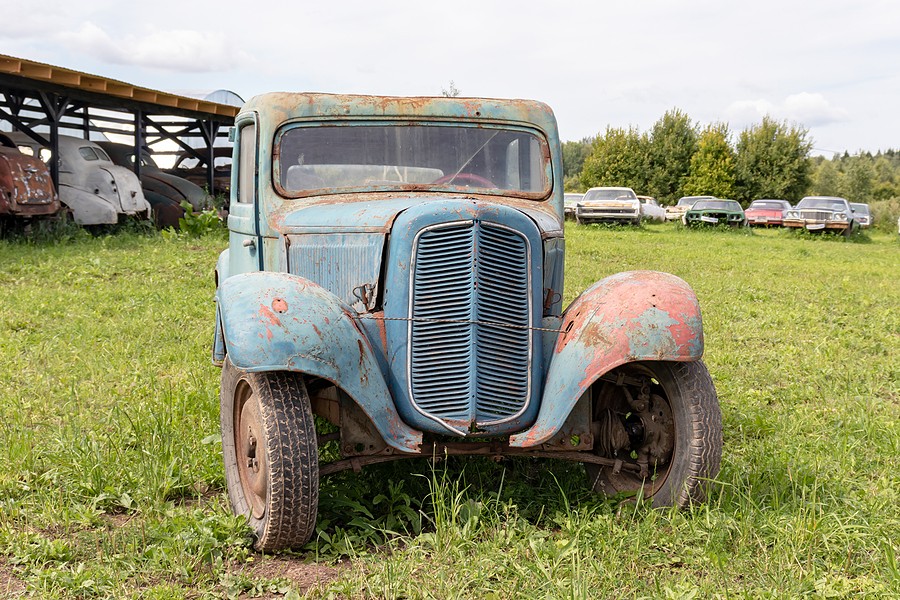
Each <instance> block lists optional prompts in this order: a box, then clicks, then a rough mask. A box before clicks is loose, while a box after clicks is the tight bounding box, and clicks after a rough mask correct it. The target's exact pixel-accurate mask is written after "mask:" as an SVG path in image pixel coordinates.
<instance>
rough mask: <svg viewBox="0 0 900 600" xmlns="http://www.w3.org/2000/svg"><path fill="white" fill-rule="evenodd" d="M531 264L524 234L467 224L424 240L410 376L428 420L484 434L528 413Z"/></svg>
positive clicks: (419, 245) (413, 302) (418, 250)
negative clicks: (495, 425) (480, 430)
mask: <svg viewBox="0 0 900 600" xmlns="http://www.w3.org/2000/svg"><path fill="white" fill-rule="evenodd" d="M530 259H531V257H530V248H529V246H528V242H527V240H526V238H525V237H524V236H523V235H522V234H520V233H518V232H516V231H514V230H512V229H508V228H505V227H503V226H500V225H495V224H492V223H487V222H480V221H479V222H476V221H466V222H457V223H452V224H448V225H440V226H436V227H432V228H430V229H427V230H425V231H423V232H422V233H421V234H420V235H419V237H418V238H417V242H416V244H415V248H414V256H413V260H414V273H413V280H412V285H411V295H410V317H412V321H411V323H410V347H409V370H410V373H409V375H410V392H411V395H412V400H413V403H414V404H415V405H416V406H417V407H418V408H419V410H421V411H422V412H424V413H425V414H426V415H428V416H431V417H432V418H437V419H440V420H445V421H454V422H456V424H457V425H459V424H460V423H465V424H468V423H472V422H475V424H476V425H478V426H481V425H484V424H490V423H494V422H502V421H504V420H507V419H511V418H514V417H515V416H517V415H518V414H520V413H521V412H522V411H523V410H524V409H525V408H526V407H527V406H528V403H529V400H530V394H531V377H530V372H531V353H532V348H531V345H532V331H531V329H530V328H531V326H532V323H531V319H532V316H531V307H532V303H531V298H530V294H531V289H530V286H531V283H530V278H529V269H530ZM426 319H434V320H439V321H444V322H433V321H427V320H426ZM446 321H459V322H452V323H448V322H446ZM493 323H498V324H502V325H510V326H513V327H501V326H497V325H493Z"/></svg>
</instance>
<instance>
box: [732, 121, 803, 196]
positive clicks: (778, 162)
mask: <svg viewBox="0 0 900 600" xmlns="http://www.w3.org/2000/svg"><path fill="white" fill-rule="evenodd" d="M807 135H808V131H807V130H806V129H804V128H802V127H791V126H789V125H788V124H787V123H781V122H778V121H775V120H774V119H772V118H771V117H768V116H766V117H763V120H762V122H761V123H760V124H758V125H754V126H753V127H750V128H749V129H745V130H744V131H742V132H741V135H740V138H739V139H738V143H737V156H736V157H735V162H734V173H735V195H736V197H737V199H738V200H741V201H742V202H749V201H750V200H753V199H754V198H783V199H785V200H789V201H791V202H796V201H797V200H799V199H800V198H801V197H802V196H803V195H804V194H805V193H806V190H807V189H808V188H809V184H810V170H811V169H810V167H811V162H810V159H809V151H810V149H811V147H812V142H810V141H809V140H808V139H807Z"/></svg>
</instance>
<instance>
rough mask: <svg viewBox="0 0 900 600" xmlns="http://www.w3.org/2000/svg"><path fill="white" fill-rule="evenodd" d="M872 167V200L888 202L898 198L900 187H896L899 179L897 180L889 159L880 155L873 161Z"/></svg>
mask: <svg viewBox="0 0 900 600" xmlns="http://www.w3.org/2000/svg"><path fill="white" fill-rule="evenodd" d="M879 154H880V153H879ZM873 166H874V168H875V187H874V189H873V190H872V198H873V199H875V200H889V199H890V198H894V197H896V196H900V185H898V181H900V178H898V176H897V175H898V174H897V173H896V172H895V167H894V166H893V165H892V164H891V161H890V159H889V158H888V157H887V156H886V155H885V156H881V155H880V156H878V158H876V159H875V164H874V165H873Z"/></svg>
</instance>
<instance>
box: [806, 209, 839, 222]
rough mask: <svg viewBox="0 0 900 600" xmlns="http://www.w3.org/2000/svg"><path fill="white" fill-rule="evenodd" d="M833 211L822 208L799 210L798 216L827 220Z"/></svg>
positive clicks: (814, 219)
mask: <svg viewBox="0 0 900 600" xmlns="http://www.w3.org/2000/svg"><path fill="white" fill-rule="evenodd" d="M832 214H833V213H831V212H828V211H822V210H801V211H800V218H801V219H809V220H811V221H827V220H828V219H830V218H831V215H832Z"/></svg>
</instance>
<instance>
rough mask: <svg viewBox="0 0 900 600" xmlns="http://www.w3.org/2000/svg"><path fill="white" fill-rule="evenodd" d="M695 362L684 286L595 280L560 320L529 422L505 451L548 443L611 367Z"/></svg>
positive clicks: (624, 277)
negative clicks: (535, 412)
mask: <svg viewBox="0 0 900 600" xmlns="http://www.w3.org/2000/svg"><path fill="white" fill-rule="evenodd" d="M702 356H703V323H702V320H701V316H700V305H699V303H698V302H697V297H696V295H694V291H693V290H692V289H691V287H690V286H689V285H688V284H687V283H685V281H684V280H682V279H680V278H678V277H675V276H674V275H669V274H668V273H658V272H656V271H628V272H624V273H618V274H616V275H612V276H610V277H607V278H605V279H602V280H600V281H598V282H597V283H595V284H594V285H593V286H591V287H590V288H588V289H587V290H586V291H585V292H584V293H582V294H581V295H580V296H579V297H578V298H576V299H575V301H574V302H572V304H570V305H569V307H568V308H567V309H566V312H565V314H563V317H562V327H561V332H560V333H559V336H558V338H557V340H556V345H555V346H554V348H553V355H552V356H551V358H550V367H549V369H548V370H547V378H546V380H545V384H544V394H543V398H542V399H541V409H540V412H539V413H538V418H537V421H535V423H534V425H532V427H531V428H530V429H528V430H527V431H525V432H523V433H520V434H518V435H514V436H512V437H511V438H510V445H511V446H518V447H531V446H537V445H540V444H542V443H544V442H546V441H547V440H549V439H550V438H551V437H553V435H554V434H555V433H556V432H557V431H558V430H559V429H560V427H562V425H563V424H564V423H565V421H566V418H567V417H568V415H569V413H570V412H571V411H572V409H573V408H574V406H575V403H576V402H577V401H578V399H579V398H580V397H581V395H582V394H583V393H584V392H585V391H586V390H587V389H588V388H589V387H590V386H591V384H593V383H594V382H595V381H596V380H597V379H598V378H599V377H600V376H602V375H604V374H605V373H607V372H609V371H610V370H612V369H614V368H615V367H618V366H619V365H623V364H625V363H630V362H635V361H643V360H658V361H663V360H664V361H682V362H687V361H694V360H699V359H700V358H701V357H702Z"/></svg>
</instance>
